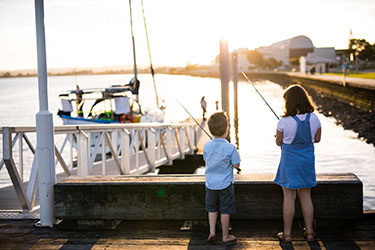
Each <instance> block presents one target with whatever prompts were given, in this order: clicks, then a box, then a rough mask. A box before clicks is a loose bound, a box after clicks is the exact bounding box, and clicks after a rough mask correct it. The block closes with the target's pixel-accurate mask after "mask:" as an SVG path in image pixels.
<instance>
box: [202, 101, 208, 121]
mask: <svg viewBox="0 0 375 250" xmlns="http://www.w3.org/2000/svg"><path fill="white" fill-rule="evenodd" d="M204 98H205V97H204V96H202V99H201V107H202V111H203V121H205V120H206V112H207V102H206V100H205V99H204Z"/></svg>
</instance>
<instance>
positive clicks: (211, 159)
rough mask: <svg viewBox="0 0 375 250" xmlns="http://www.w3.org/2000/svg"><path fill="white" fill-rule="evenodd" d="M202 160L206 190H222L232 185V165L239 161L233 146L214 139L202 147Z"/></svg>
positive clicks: (224, 141) (224, 140) (219, 139)
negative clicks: (203, 162) (204, 168)
mask: <svg viewBox="0 0 375 250" xmlns="http://www.w3.org/2000/svg"><path fill="white" fill-rule="evenodd" d="M203 159H204V161H205V162H206V171H205V174H206V187H207V188H208V189H212V190H222V189H224V188H226V187H228V186H229V185H230V184H231V183H233V165H235V164H237V163H239V162H240V161H241V159H240V156H239V154H238V152H237V149H236V147H235V146H234V145H233V144H230V143H229V142H228V141H227V140H226V139H223V138H214V139H213V140H211V141H209V142H207V143H206V144H205V145H204V149H203Z"/></svg>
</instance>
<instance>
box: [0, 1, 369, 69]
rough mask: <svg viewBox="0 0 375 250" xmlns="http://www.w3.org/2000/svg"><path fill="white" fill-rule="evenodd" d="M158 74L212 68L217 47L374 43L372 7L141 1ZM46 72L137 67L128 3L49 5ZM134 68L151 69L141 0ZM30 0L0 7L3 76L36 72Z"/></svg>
mask: <svg viewBox="0 0 375 250" xmlns="http://www.w3.org/2000/svg"><path fill="white" fill-rule="evenodd" d="M143 2H144V11H145V17H146V23H147V28H148V35H149V39H150V48H151V56H152V61H153V65H154V66H156V67H157V66H185V65H186V64H210V63H211V62H212V61H213V60H214V59H215V57H216V55H218V54H219V44H220V39H222V38H225V39H228V43H229V50H230V51H232V50H234V49H237V48H249V49H254V48H257V47H260V46H268V45H271V44H272V43H275V42H278V41H281V40H284V39H288V38H291V37H294V36H298V35H306V36H308V37H309V38H310V39H311V40H312V42H313V44H314V46H315V47H335V48H336V49H344V48H347V44H348V39H349V33H350V29H352V32H353V37H354V38H363V39H366V40H367V41H368V42H370V43H375V32H374V27H375V1H374V0H282V1H281V0H226V1H224V0H144V1H143ZM44 8H45V29H46V30H45V32H46V50H47V67H48V68H87V67H111V66H124V65H132V64H133V55H132V40H131V31H130V17H129V1H128V0H46V1H45V2H44ZM132 10H133V24H134V35H135V43H136V53H137V64H138V65H139V66H140V67H142V66H147V65H149V57H148V49H147V43H146V34H145V28H144V23H143V16H142V8H141V1H140V0H133V1H132ZM36 68H37V57H36V31H35V10H34V1H33V0H16V1H14V0H0V71H1V70H20V69H36Z"/></svg>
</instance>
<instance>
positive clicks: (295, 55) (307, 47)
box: [238, 36, 337, 73]
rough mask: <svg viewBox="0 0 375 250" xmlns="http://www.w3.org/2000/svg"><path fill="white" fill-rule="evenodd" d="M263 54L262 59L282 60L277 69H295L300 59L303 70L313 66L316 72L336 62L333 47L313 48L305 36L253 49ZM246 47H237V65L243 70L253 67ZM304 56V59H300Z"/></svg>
mask: <svg viewBox="0 0 375 250" xmlns="http://www.w3.org/2000/svg"><path fill="white" fill-rule="evenodd" d="M255 50H256V51H257V52H259V53H261V54H262V55H263V58H264V59H270V58H274V59H275V60H276V61H278V62H280V61H281V62H282V66H280V67H279V69H293V68H294V70H296V69H297V68H298V65H300V63H301V60H302V62H303V63H304V65H305V66H304V68H303V72H306V68H307V69H308V68H310V67H311V66H312V65H314V66H315V68H316V69H317V72H322V73H323V72H326V71H327V69H328V68H329V67H332V66H335V65H336V64H337V59H336V54H335V48H334V47H328V48H315V47H314V45H313V43H312V41H311V39H310V38H308V37H307V36H296V37H292V38H289V39H286V40H283V41H280V42H276V43H273V44H271V45H270V46H262V47H259V48H256V49H255ZM248 52H249V50H248V49H243V48H241V49H238V65H239V67H241V68H242V69H243V70H245V71H250V70H252V69H254V68H256V67H255V65H253V64H251V63H250V62H249V61H248V59H247V54H248ZM301 58H304V59H301Z"/></svg>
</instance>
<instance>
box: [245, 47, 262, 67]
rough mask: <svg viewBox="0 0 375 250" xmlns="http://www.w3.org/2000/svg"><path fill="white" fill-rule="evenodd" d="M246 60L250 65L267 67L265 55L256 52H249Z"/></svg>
mask: <svg viewBox="0 0 375 250" xmlns="http://www.w3.org/2000/svg"><path fill="white" fill-rule="evenodd" d="M246 58H247V60H248V61H249V62H250V63H252V64H254V65H257V66H259V67H264V66H265V61H264V59H263V55H262V54H261V53H259V52H258V51H256V50H249V52H247V55H246Z"/></svg>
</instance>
